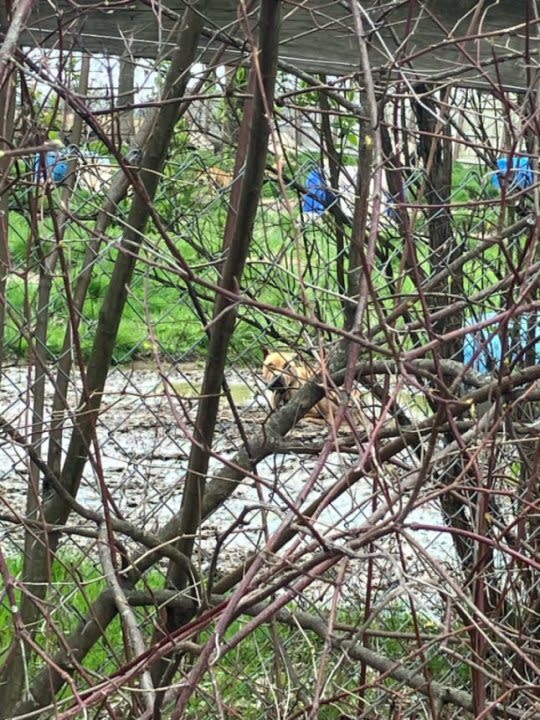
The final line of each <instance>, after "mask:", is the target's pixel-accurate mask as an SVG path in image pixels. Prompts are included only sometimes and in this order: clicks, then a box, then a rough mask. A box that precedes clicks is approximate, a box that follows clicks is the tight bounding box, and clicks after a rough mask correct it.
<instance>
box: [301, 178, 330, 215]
mask: <svg viewBox="0 0 540 720" xmlns="http://www.w3.org/2000/svg"><path fill="white" fill-rule="evenodd" d="M306 190H307V193H306V194H305V195H303V196H302V210H303V211H304V212H305V213H315V214H316V215H322V214H323V213H324V211H325V210H328V208H329V207H330V206H331V205H333V204H334V203H335V202H336V199H337V198H336V196H335V194H334V193H333V192H332V190H331V189H330V186H329V185H328V183H327V182H326V179H325V177H324V173H323V171H322V170H321V169H320V168H314V169H313V170H311V172H310V173H309V174H308V176H307V178H306Z"/></svg>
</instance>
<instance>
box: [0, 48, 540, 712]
mask: <svg viewBox="0 0 540 720" xmlns="http://www.w3.org/2000/svg"><path fill="white" fill-rule="evenodd" d="M74 62H75V61H74ZM323 85H324V83H323ZM290 86H291V80H290V78H289V77H286V76H284V75H281V76H280V75H278V79H277V88H276V95H277V96H279V97H280V98H281V101H280V104H279V106H278V107H277V108H276V111H275V113H274V114H273V115H272V118H271V132H270V144H269V153H268V156H267V158H266V167H265V171H264V182H263V183H262V187H261V192H260V196H259V197H258V204H257V210H256V214H255V216H254V220H253V227H252V228H251V229H249V228H248V233H249V234H250V245H249V252H248V255H247V258H246V262H245V267H244V268H243V271H242V269H239V271H238V274H237V277H236V278H235V285H234V287H228V288H226V287H223V285H222V280H223V277H224V275H225V268H226V266H227V262H228V261H229V259H230V256H231V255H232V254H233V253H234V252H235V251H236V250H235V246H234V243H230V242H228V241H229V240H230V238H231V235H230V234H229V227H230V226H231V223H234V222H235V218H237V216H238V215H239V214H240V211H241V209H242V207H243V206H242V205H239V204H238V196H237V195H235V192H237V191H238V192H240V190H238V188H239V187H240V186H241V185H242V177H243V176H244V175H245V174H246V173H247V169H246V168H248V167H249V156H248V158H247V159H246V158H244V164H243V165H242V164H241V166H240V167H238V161H237V158H238V157H240V155H241V147H242V142H243V140H241V139H239V137H240V135H241V129H240V130H239V129H238V127H237V126H236V125H235V115H234V114H233V113H230V109H231V108H230V103H229V101H230V97H231V96H230V94H228V93H229V92H230V87H229V90H228V91H227V92H225V91H224V90H223V87H222V85H220V83H219V82H217V81H216V78H215V76H214V75H213V74H210V75H209V77H208V78H206V80H205V81H204V84H203V86H202V87H199V89H198V92H197V95H198V96H200V99H199V100H198V99H194V100H193V101H192V102H191V106H190V108H189V112H187V114H185V115H184V116H183V117H182V120H181V121H180V122H179V123H178V124H177V125H176V129H175V132H174V135H173V137H172V139H171V142H170V144H169V148H168V155H167V158H166V160H165V162H164V163H163V165H162V167H161V168H159V169H158V170H157V172H158V174H159V184H158V187H157V190H156V192H155V195H154V196H153V197H152V196H151V195H150V194H149V191H148V189H147V188H148V184H147V182H148V181H147V179H146V175H145V173H146V172H147V168H146V167H145V165H144V162H143V164H142V165H141V163H140V162H139V160H138V159H137V161H133V162H126V161H125V159H124V158H125V157H126V154H125V150H126V148H125V147H121V146H120V145H119V144H118V140H117V138H116V136H115V130H114V123H113V126H112V128H108V129H107V131H106V132H105V131H104V132H103V135H104V137H101V138H100V142H101V143H102V145H101V146H100V149H99V151H98V150H96V147H97V144H96V141H95V139H90V140H89V141H88V142H86V143H85V142H82V141H81V142H80V143H79V144H78V145H77V147H76V148H73V147H71V149H69V148H68V150H67V151H63V150H62V151H60V150H59V149H58V148H57V149H53V150H49V149H48V148H49V145H48V144H47V143H46V142H45V139H47V138H48V136H50V135H51V132H52V128H53V127H55V123H56V122H58V117H57V116H55V115H54V114H53V115H52V117H51V119H50V120H49V124H48V126H47V125H46V124H43V123H42V124H41V125H40V126H39V127H40V134H41V138H42V139H43V142H42V141H40V142H39V143H38V146H39V149H38V150H36V151H33V152H32V153H29V156H28V157H25V158H24V159H18V158H17V159H16V160H14V161H13V163H12V165H11V166H10V168H9V172H8V174H7V176H6V177H7V180H5V181H4V185H3V195H2V198H3V199H4V200H5V201H6V203H7V204H8V207H7V210H8V211H9V253H10V259H9V271H8V272H6V273H4V275H3V282H4V286H3V298H4V301H3V308H4V319H3V320H4V335H3V364H2V380H1V386H0V406H1V408H2V410H1V420H0V422H1V426H2V441H1V445H0V477H1V483H2V488H3V491H2V495H1V501H0V502H1V506H2V507H1V510H0V528H1V535H0V550H1V552H0V571H1V573H2V578H3V584H2V590H1V595H0V614H1V615H2V625H3V627H4V628H5V632H4V634H3V639H2V641H1V645H0V659H1V661H2V663H3V674H2V677H1V681H2V683H3V685H4V690H5V688H6V684H9V683H12V682H14V674H16V670H17V669H19V670H20V673H21V677H22V679H21V680H20V681H19V680H18V679H17V683H19V682H20V684H19V686H18V687H19V689H18V690H17V695H18V696H17V698H16V699H15V701H13V698H12V699H11V705H10V706H9V707H10V708H11V709H10V710H9V711H8V712H9V713H10V714H9V715H5V716H6V717H8V716H9V717H23V716H24V717H29V716H31V717H34V716H37V715H39V714H41V715H43V716H47V717H53V716H54V717H61V718H67V717H77V716H80V717H83V716H84V717H88V716H91V717H96V718H102V717H103V718H104V717H137V718H143V717H145V718H150V717H155V718H158V717H174V718H176V717H193V718H201V717H222V718H225V717H242V718H260V717H272V718H274V717H275V718H287V719H288V720H292V719H293V718H315V717H321V718H352V717H365V718H378V717H381V718H383V717H384V718H401V717H410V718H414V717H434V718H457V717H463V716H467V717H477V718H483V717H490V716H494V717H509V718H513V717H517V716H519V717H521V718H529V717H530V718H533V717H537V716H538V712H539V706H538V702H539V699H538V652H539V644H538V643H539V591H540V574H539V573H538V567H539V554H538V546H539V541H540V536H539V533H540V525H539V507H538V468H539V464H538V463H539V457H540V455H539V453H538V442H539V436H538V404H537V403H538V378H539V377H540V369H539V365H538V358H539V354H538V347H539V343H540V338H539V337H538V336H539V333H538V320H537V309H538V234H537V229H538V218H537V208H538V176H537V151H536V148H537V135H536V134H535V131H534V130H529V128H530V127H536V125H534V123H536V117H537V115H536V109H535V108H534V107H531V106H530V105H529V103H528V101H527V99H525V100H523V98H520V97H519V96H516V95H513V94H511V93H505V94H504V95H503V97H502V99H501V98H500V97H499V99H497V100H495V99H493V96H492V95H489V96H488V95H487V94H483V93H480V92H478V91H473V90H470V91H465V90H459V91H457V90H456V91H452V92H446V91H444V92H441V93H440V94H439V93H438V92H435V91H434V90H432V89H430V88H417V89H416V90H415V92H414V93H413V94H412V95H411V94H410V93H409V92H406V93H404V91H403V89H401V90H400V89H399V87H398V88H397V89H396V88H393V90H394V91H393V92H392V93H390V88H388V90H389V93H388V96H387V97H384V98H383V99H382V100H381V101H380V107H379V118H380V124H379V126H378V127H377V128H367V127H366V125H365V122H364V121H363V120H361V119H360V120H359V119H358V118H357V117H355V116H354V115H352V114H351V113H347V112H345V110H344V109H343V107H340V106H339V104H338V103H337V102H336V100H335V97H334V95H335V94H338V93H339V92H342V93H343V95H344V97H350V90H349V89H348V88H341V89H340V88H339V86H335V87H333V88H332V93H333V95H332V96H331V98H330V99H329V100H328V99H326V101H325V103H326V104H324V102H323V101H322V100H321V93H319V92H316V91H313V90H309V88H307V87H306V88H304V93H303V95H302V98H303V100H302V102H300V101H299V100H298V101H297V100H296V99H295V97H294V96H293V99H292V100H291V101H290V103H287V101H286V100H284V99H283V98H285V97H286V96H287V93H288V91H289V89H290ZM40 92H44V90H43V89H42V88H41V89H40ZM48 92H49V93H50V95H47V97H46V98H44V99H43V101H42V102H43V107H50V105H51V103H52V99H53V96H54V93H55V89H54V88H52V89H50V90H49V91H48ZM347 93H348V94H349V95H347ZM245 94H247V93H246V91H245V90H244V88H243V86H242V87H240V89H239V90H238V93H236V96H235V93H233V96H232V97H233V99H234V100H235V101H236V103H237V105H236V107H235V109H236V110H237V111H238V117H239V118H242V115H243V113H244V114H246V115H247V114H248V109H246V108H245V107H244V105H243V102H244V101H245V98H244V95H245ZM205 95H208V96H209V97H212V100H207V99H204V98H205ZM381 97H382V95H381ZM28 103H29V104H28V105H27V106H26V107H27V110H28V112H30V110H31V111H32V114H31V119H32V122H34V123H38V121H39V117H40V113H39V110H38V108H36V107H32V105H31V103H30V101H28ZM328 103H330V104H329V105H328ZM89 105H90V107H91V103H90V101H89ZM113 106H114V103H113ZM423 112H424V113H427V116H426V115H422V113H423ZM201 119H204V123H203V122H202V120H201ZM518 127H519V128H520V129H519V130H517V128H518ZM35 132H36V131H35V129H34V128H31V127H30V125H29V121H28V118H27V117H26V116H25V114H24V112H22V113H20V114H17V115H16V118H15V123H14V136H15V137H16V138H17V144H18V146H20V147H25V146H26V147H34V146H36V143H35V142H31V139H32V137H33V133H35ZM154 132H155V131H154ZM238 133H240V135H239V134H238ZM299 139H301V142H300V143H299V142H298V141H299ZM104 140H107V141H108V142H109V146H108V147H105V143H104ZM218 140H219V143H218V145H219V150H216V149H215V147H216V143H217V141H218ZM142 147H143V148H144V147H145V145H144V144H143V145H142ZM49 152H52V153H53V156H54V157H53V158H52V161H51V163H50V164H48V163H49V160H48V154H47V153H49ZM128 157H129V156H128ZM143 158H145V159H147V157H146V156H145V155H144V154H143ZM366 158H367V159H366ZM498 160H501V162H500V163H499V164H498V162H497V161H498ZM502 161H504V162H502ZM60 162H61V163H64V164H65V167H64V168H62V167H60V168H59V166H58V164H59V163H60ZM235 163H236V164H235ZM505 163H506V165H505ZM504 168H506V169H504ZM55 170H56V171H57V174H58V173H61V172H64V171H65V176H64V177H63V178H62V179H61V181H60V182H57V181H55V178H54V172H55ZM313 171H316V172H317V173H318V174H319V180H318V182H319V183H320V184H319V186H312V187H311V189H310V188H309V183H308V180H309V176H310V173H313ZM126 178H127V180H128V181H129V183H127V182H126V187H125V192H123V193H120V194H119V195H117V196H115V195H114V188H115V183H116V182H119V181H122V182H123V181H124V180H125V179H126ZM128 184H129V190H128ZM254 191H255V192H256V188H255V190H254ZM247 192H248V193H249V188H248V191H247ZM137 201H141V202H143V203H145V204H146V205H147V206H148V207H149V208H150V213H149V215H150V217H149V222H148V224H147V225H146V226H145V227H144V231H140V229H139V228H137V227H134V226H133V224H132V223H133V222H134V218H135V215H134V214H133V207H134V204H136V202H137ZM135 219H136V218H135ZM130 233H133V234H134V235H133V236H134V237H135V236H136V237H140V247H139V246H138V245H136V242H135V240H133V239H130V238H131V237H132V236H131V235H130ZM137 234H138V235H137ZM126 238H128V239H127V241H126ZM130 257H132V258H133V257H136V258H137V262H136V264H135V266H134V270H133V275H132V277H131V279H130V282H129V284H128V285H127V286H126V287H125V306H124V307H123V308H122V309H119V308H118V306H116V305H115V304H114V303H113V302H112V301H113V300H114V299H115V297H116V296H115V294H114V293H115V291H116V290H117V289H118V288H117V287H116V286H115V285H116V283H117V274H116V273H117V272H118V271H117V268H118V266H119V265H120V264H121V263H122V262H123V261H124V259H125V258H130ZM239 267H240V266H239ZM218 296H222V297H225V298H227V299H228V301H229V305H228V306H227V307H226V308H225V310H223V312H222V313H221V314H220V313H219V312H216V307H217V305H216V297H218ZM115 302H116V300H115ZM233 312H234V313H235V314H236V317H235V322H234V330H233V332H232V334H231V338H230V343H229V345H228V348H227V351H226V370H225V373H224V377H223V382H221V383H220V385H221V390H220V392H219V405H218V406H217V410H216V417H215V429H214V432H213V438H212V442H211V444H210V445H209V446H207V445H205V439H204V438H205V435H204V432H203V431H205V427H203V428H201V420H200V415H199V414H198V413H199V412H200V406H201V402H202V401H203V400H204V399H205V398H207V394H206V390H205V388H206V387H207V378H208V376H209V374H211V373H212V369H213V366H212V362H211V361H209V360H208V358H209V357H210V358H212V356H211V352H212V345H211V339H212V336H213V335H214V336H215V335H216V334H218V333H220V332H224V331H223V327H222V320H223V318H224V317H225V316H226V315H227V314H232V313H233ZM115 313H117V320H118V329H117V332H116V334H115V335H114V337H112V338H111V339H110V342H111V343H113V344H114V348H113V351H112V364H111V366H110V367H107V368H106V371H105V372H106V383H105V385H104V389H103V390H102V391H99V390H93V388H95V386H96V384H95V377H96V376H97V375H98V374H99V373H100V372H101V371H100V369H99V357H100V353H101V352H102V349H101V346H100V343H104V344H105V342H109V340H108V339H107V336H104V335H100V334H99V332H100V330H99V329H100V328H101V327H103V326H104V324H105V323H106V322H107V319H108V318H109V316H113V315H114V314H115ZM104 337H105V339H104ZM103 352H105V351H103ZM263 361H264V365H263ZM216 362H217V359H216ZM205 363H206V365H205ZM86 418H91V423H90V426H89V429H88V430H86V429H85V428H86V425H85V422H86ZM81 438H82V439H81ZM79 441H80V445H79V446H77V445H76V443H77V442H79ZM77 447H80V449H79V450H76V448H77ZM73 448H75V450H74V449H73ZM196 452H204V453H207V456H208V468H207V470H206V472H205V473H204V479H205V485H201V486H200V493H201V497H200V498H199V501H200V502H199V504H198V505H197V507H196V511H195V512H196V514H197V517H196V518H195V520H196V523H195V527H196V529H195V531H194V532H191V531H189V532H188V531H187V530H186V527H187V525H186V522H187V520H186V514H187V512H188V510H189V506H188V503H189V496H188V494H187V493H188V488H189V479H190V475H193V474H194V472H195V471H194V470H193V457H194V453H196ZM77 468H79V470H77ZM78 471H80V480H77V479H75V480H73V479H72V473H74V475H73V477H75V473H76V472H78ZM186 498H187V499H186ZM186 538H187V539H188V541H190V542H191V543H192V545H193V548H192V553H190V552H188V551H187V550H186V545H185V544H182V543H185V542H186ZM188 544H189V543H188ZM41 556H42V558H43V559H42V561H41V562H40V564H39V565H38V566H36V565H35V564H33V561H34V560H35V559H36V558H38V557H41ZM171 568H172V570H171ZM179 568H180V569H181V570H182V572H184V575H185V577H184V582H183V583H180V584H178V583H177V582H176V581H175V571H176V570H178V569H179ZM175 569H176V570H175ZM186 578H187V579H186ZM17 658H18V660H17ZM160 663H161V665H160ZM163 663H165V664H164V665H163ZM156 668H160V669H159V670H156ZM183 698H187V699H186V705H185V706H184V705H182V702H184V700H183ZM26 713H29V715H28V714H26ZM151 713H153V714H151ZM180 713H183V714H180ZM0 715H1V713H0Z"/></svg>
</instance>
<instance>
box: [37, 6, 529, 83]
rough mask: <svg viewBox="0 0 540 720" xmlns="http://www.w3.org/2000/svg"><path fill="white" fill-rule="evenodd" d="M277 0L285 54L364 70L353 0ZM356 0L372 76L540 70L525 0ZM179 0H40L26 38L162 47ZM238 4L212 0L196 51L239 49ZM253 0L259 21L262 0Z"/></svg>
mask: <svg viewBox="0 0 540 720" xmlns="http://www.w3.org/2000/svg"><path fill="white" fill-rule="evenodd" d="M282 6H283V7H282V30H281V44H280V59H281V61H282V62H285V63H290V64H292V65H295V66H296V67H298V68H299V69H302V70H304V71H308V72H311V73H321V72H322V73H327V74H330V75H347V74H349V73H352V72H358V71H359V70H360V64H359V51H358V41H357V38H356V36H355V32H354V22H353V16H352V12H351V9H350V5H349V3H347V2H343V1H342V0H303V1H295V2H292V1H289V2H288V1H287V0H283V3H282ZM360 6H361V8H362V16H363V18H362V20H363V26H364V33H365V36H366V39H367V42H368V44H369V49H370V59H371V62H372V64H373V67H374V69H375V72H376V79H377V81H378V82H383V81H385V79H386V78H388V77H390V78H394V77H397V76H401V77H403V76H406V77H408V78H410V79H411V80H417V79H419V78H425V79H434V80H442V81H444V80H446V79H448V80H451V81H454V82H456V83H458V84H463V85H480V86H487V87H489V86H490V84H491V83H493V82H494V83H496V84H497V85H498V84H502V85H504V86H505V87H510V88H516V89H518V88H520V89H525V88H529V87H534V86H536V82H537V81H538V78H539V77H540V76H539V64H538V63H539V46H540V44H539V42H538V34H539V32H540V27H539V24H538V22H537V21H534V20H531V19H530V18H529V17H528V8H530V3H528V2H525V0H480V1H479V2H474V0H423V1H422V0H366V1H364V2H362V3H360ZM184 7H185V4H184V3H183V2H182V1H181V0H166V1H165V2H163V1H160V2H157V1H155V2H154V1H152V0H148V1H146V0H142V1H141V0H139V1H137V2H126V0H118V1H117V2H115V1H114V0H111V1H108V2H105V1H104V2H100V1H99V0H98V2H92V1H91V0H80V1H79V2H78V3H77V4H74V3H72V2H70V1H69V0H40V1H39V3H38V7H37V10H36V11H35V12H34V14H33V15H32V18H31V21H30V23H29V27H28V29H27V31H26V32H25V34H24V38H23V40H24V43H25V44H27V45H41V44H44V45H47V46H48V47H55V46H57V47H58V46H60V44H61V43H63V44H64V46H68V45H69V44H71V43H72V42H73V40H74V39H75V46H74V47H75V49H77V50H84V51H88V52H91V53H99V54H106V55H122V54H124V53H125V52H126V44H127V42H128V40H129V45H130V50H129V52H130V53H131V54H132V55H133V56H137V57H149V58H159V57H166V56H167V54H168V53H169V52H170V51H171V49H172V45H171V43H170V41H169V40H168V36H169V35H170V32H171V29H172V28H173V27H174V26H175V24H176V23H177V22H178V21H179V19H180V17H181V14H182V12H183V9H184ZM239 7H240V3H239V2H238V1H237V0H210V3H209V9H208V12H207V16H208V20H207V23H206V32H205V43H204V44H203V45H201V60H207V59H208V58H209V57H210V56H211V54H213V52H214V51H215V49H216V48H217V47H218V46H219V45H220V44H221V43H222V42H225V43H226V44H227V51H226V53H225V56H224V61H225V62H226V61H227V60H229V61H231V62H232V61H233V60H236V59H237V58H238V56H239V53H240V52H242V48H243V51H244V52H245V33H244V31H243V29H242V28H243V23H242V22H240V19H239ZM251 7H252V10H251V13H250V18H251V19H252V21H253V23H256V18H257V12H258V2H253V3H252V4H251ZM472 22H474V23H475V26H474V27H475V29H473V33H472V37H473V39H470V38H469V35H471V23H472ZM465 38H467V39H466V40H465Z"/></svg>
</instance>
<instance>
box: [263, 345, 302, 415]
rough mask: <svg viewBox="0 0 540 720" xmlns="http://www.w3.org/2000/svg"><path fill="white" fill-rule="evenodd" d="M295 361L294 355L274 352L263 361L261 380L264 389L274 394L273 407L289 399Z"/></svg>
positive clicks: (293, 378) (293, 379) (293, 381)
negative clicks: (264, 386) (263, 383)
mask: <svg viewBox="0 0 540 720" xmlns="http://www.w3.org/2000/svg"><path fill="white" fill-rule="evenodd" d="M295 359H296V355H295V353H292V352H281V351H279V350H275V351H273V352H269V353H268V354H267V355H266V357H265V358H264V360H263V366H262V378H263V380H264V382H265V385H266V389H267V390H269V391H270V392H272V393H273V394H274V399H275V407H279V406H280V405H283V404H285V403H286V402H287V401H288V400H289V399H290V391H291V386H292V385H293V384H294V383H295V372H294V369H293V368H294V363H295Z"/></svg>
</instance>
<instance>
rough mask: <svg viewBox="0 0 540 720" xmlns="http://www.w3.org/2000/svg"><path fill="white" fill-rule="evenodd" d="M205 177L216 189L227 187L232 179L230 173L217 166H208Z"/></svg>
mask: <svg viewBox="0 0 540 720" xmlns="http://www.w3.org/2000/svg"><path fill="white" fill-rule="evenodd" d="M207 177H208V179H209V180H210V183H211V184H212V185H213V186H214V187H215V188H216V189H217V190H226V189H228V188H229V187H230V186H231V185H232V181H233V176H232V173H230V172H227V171H226V170H222V169H221V168H219V167H211V168H208V170H207Z"/></svg>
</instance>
